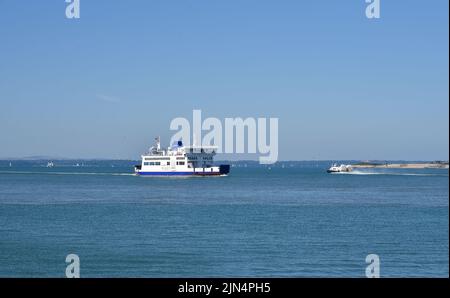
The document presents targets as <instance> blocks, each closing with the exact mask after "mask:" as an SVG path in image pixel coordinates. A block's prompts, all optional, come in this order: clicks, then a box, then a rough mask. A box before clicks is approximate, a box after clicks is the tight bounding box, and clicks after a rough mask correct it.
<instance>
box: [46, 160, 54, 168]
mask: <svg viewBox="0 0 450 298" xmlns="http://www.w3.org/2000/svg"><path fill="white" fill-rule="evenodd" d="M54 166H55V165H54V164H53V162H52V161H49V162H48V163H47V168H53V167H54Z"/></svg>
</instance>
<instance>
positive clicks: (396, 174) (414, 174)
mask: <svg viewBox="0 0 450 298" xmlns="http://www.w3.org/2000/svg"><path fill="white" fill-rule="evenodd" d="M333 175H391V176H441V177H442V176H443V177H446V176H448V174H435V173H433V174H432V173H399V172H392V173H387V172H375V171H361V170H353V171H351V172H339V173H333Z"/></svg>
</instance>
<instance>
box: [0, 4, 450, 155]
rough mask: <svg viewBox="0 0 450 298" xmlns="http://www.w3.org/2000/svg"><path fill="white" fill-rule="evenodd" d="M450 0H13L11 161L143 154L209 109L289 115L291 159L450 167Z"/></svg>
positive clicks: (4, 29) (2, 146) (8, 64)
mask: <svg viewBox="0 0 450 298" xmlns="http://www.w3.org/2000/svg"><path fill="white" fill-rule="evenodd" d="M448 5H449V2H448V1H446V0H437V1H433V3H432V5H430V3H429V2H424V1H419V0H409V1H382V6H381V18H380V19H379V20H369V19H367V18H366V16H365V13H364V11H365V7H366V3H365V1H364V0H360V1H359V0H358V1H345V2H343V1H333V0H327V1H295V0H284V1H281V2H280V1H274V0H264V1H256V0H248V1H237V0H233V1H220V0H216V1H206V0H195V1H194V0H183V1H181V0H178V1H171V2H157V1H143V0H140V1H133V2H132V3H131V2H127V1H120V2H119V1H83V0H82V1H81V18H80V19H78V20H69V19H66V17H65V14H64V12H65V7H66V3H64V1H59V0H58V1H56V0H54V1H45V2H42V1H39V2H38V1H34V2H29V1H26V2H24V1H0V45H1V47H0V48H1V50H0V159H3V158H12V157H14V158H20V157H26V156H53V157H61V158H74V159H83V158H84V159H87V158H90V159H95V158H101V159H133V160H134V159H139V157H140V154H141V153H143V152H144V151H145V150H147V148H148V147H150V146H151V145H153V138H154V137H155V136H158V135H159V136H161V139H162V145H163V147H167V146H169V140H170V137H171V135H172V134H173V133H175V132H171V131H170V130H169V125H170V122H171V120H172V119H174V118H176V117H185V118H187V119H191V118H192V110H194V109H201V110H202V112H203V119H205V118H207V117H217V118H219V119H224V118H226V117H231V118H236V117H242V118H247V117H254V118H257V117H267V118H269V117H278V118H279V149H278V151H279V160H409V161H432V160H448V159H449V137H448V136H449V91H448V90H449V89H448V87H449V85H448V81H449V72H448V64H449V60H448V56H449V48H448V44H449V39H448V34H449V31H448V20H449V19H448V9H449V7H448ZM233 158H235V159H248V158H249V156H248V155H237V156H233ZM252 158H255V159H256V156H252ZM217 159H221V157H220V156H218V157H217Z"/></svg>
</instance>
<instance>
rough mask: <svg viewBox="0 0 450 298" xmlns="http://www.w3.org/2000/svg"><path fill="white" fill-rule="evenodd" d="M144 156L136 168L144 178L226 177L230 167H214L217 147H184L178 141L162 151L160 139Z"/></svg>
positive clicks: (138, 173) (136, 171)
mask: <svg viewBox="0 0 450 298" xmlns="http://www.w3.org/2000/svg"><path fill="white" fill-rule="evenodd" d="M155 140H156V145H155V146H153V147H151V148H150V150H149V152H148V153H146V154H144V155H142V161H141V164H140V165H136V166H135V167H134V171H135V173H136V174H137V175H142V176H226V175H227V174H228V173H229V172H230V165H220V166H214V165H213V157H214V155H215V154H216V152H217V147H216V146H184V145H183V142H182V141H178V142H177V143H176V144H174V145H173V146H172V147H169V148H167V150H164V149H161V145H160V139H159V138H156V139H155Z"/></svg>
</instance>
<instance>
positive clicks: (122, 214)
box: [0, 163, 449, 277]
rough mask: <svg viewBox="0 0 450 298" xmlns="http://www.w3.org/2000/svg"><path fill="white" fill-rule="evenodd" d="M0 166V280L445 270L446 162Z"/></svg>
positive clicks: (417, 273)
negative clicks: (170, 167)
mask: <svg viewBox="0 0 450 298" xmlns="http://www.w3.org/2000/svg"><path fill="white" fill-rule="evenodd" d="M328 166H329V164H328V163H327V164H325V163H324V164H319V165H315V166H311V165H303V166H302V165H300V166H295V167H286V168H284V169H282V168H280V167H272V168H271V169H270V170H269V169H268V168H263V167H260V168H253V167H248V168H232V172H231V175H230V176H228V177H214V178H211V177H210V178H204V177H197V178H151V177H150V178H149V177H136V176H134V175H133V174H132V167H129V166H123V165H119V166H115V167H111V166H110V165H105V164H103V165H102V164H100V165H96V166H92V167H90V166H85V167H68V166H56V167H54V168H45V167H41V166H37V165H34V166H30V165H24V166H21V167H12V168H8V167H1V168H0V251H1V252H2V253H1V254H0V276H36V277H38V276H39V277H40V276H55V277H58V276H61V277H63V276H64V272H65V265H66V264H65V262H64V260H65V256H66V255H67V254H69V253H76V254H78V255H79V256H80V259H81V274H82V276H86V277H87V276H144V277H147V276H151V277H173V276H356V277H358V276H364V272H365V266H366V264H365V256H366V255H367V254H369V253H376V254H378V255H379V256H380V259H381V275H382V276H448V264H449V263H448V170H439V169H437V170H436V169H433V170H417V169H410V170H393V169H389V170H383V171H374V170H370V171H364V170H361V171H360V170H358V171H357V172H353V173H351V174H343V175H330V174H327V173H325V169H326V168H327V167H328Z"/></svg>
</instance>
